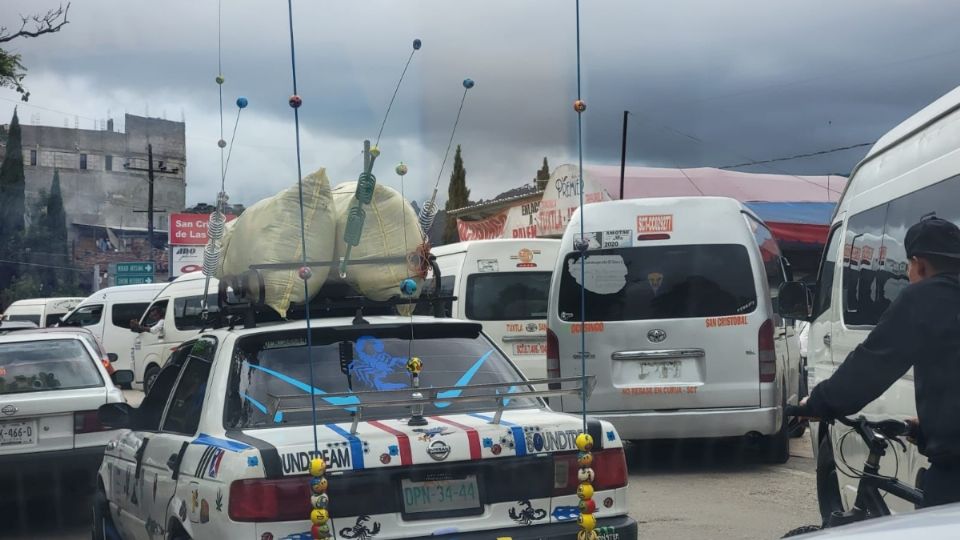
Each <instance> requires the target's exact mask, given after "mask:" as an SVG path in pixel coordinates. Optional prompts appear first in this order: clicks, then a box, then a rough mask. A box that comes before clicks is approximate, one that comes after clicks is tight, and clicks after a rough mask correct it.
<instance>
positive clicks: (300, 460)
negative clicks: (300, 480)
mask: <svg viewBox="0 0 960 540" xmlns="http://www.w3.org/2000/svg"><path fill="white" fill-rule="evenodd" d="M318 455H319V456H320V457H322V458H323V460H324V461H326V462H327V466H328V467H329V468H330V469H346V468H350V467H351V465H350V449H349V448H325V449H323V450H320V452H314V451H312V450H311V451H310V452H289V453H287V454H283V456H282V458H281V462H282V463H283V474H294V473H303V472H307V471H309V470H310V459H311V458H313V457H314V456H318Z"/></svg>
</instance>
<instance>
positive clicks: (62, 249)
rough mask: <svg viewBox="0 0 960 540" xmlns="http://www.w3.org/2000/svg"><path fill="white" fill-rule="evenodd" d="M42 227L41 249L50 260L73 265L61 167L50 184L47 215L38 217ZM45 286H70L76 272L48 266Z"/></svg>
mask: <svg viewBox="0 0 960 540" xmlns="http://www.w3.org/2000/svg"><path fill="white" fill-rule="evenodd" d="M37 225H38V228H39V231H38V234H37V238H38V239H42V240H43V244H41V245H38V246H37V249H41V250H42V251H44V252H46V253H47V254H48V255H47V260H48V261H50V263H51V265H52V266H62V267H66V266H70V264H69V263H70V262H71V261H70V252H69V251H68V248H67V245H68V244H67V214H66V211H65V210H64V208H63V194H62V192H61V191H60V171H59V170H57V169H54V171H53V184H52V185H51V186H50V195H48V196H47V200H46V208H45V209H44V212H43V215H42V216H40V219H39V220H37ZM43 274H44V276H43V286H44V290H46V291H54V290H58V289H61V288H70V287H69V286H70V285H71V282H72V280H74V279H75V278H76V273H75V272H71V271H69V270H66V271H64V270H58V269H54V268H46V269H44V272H43Z"/></svg>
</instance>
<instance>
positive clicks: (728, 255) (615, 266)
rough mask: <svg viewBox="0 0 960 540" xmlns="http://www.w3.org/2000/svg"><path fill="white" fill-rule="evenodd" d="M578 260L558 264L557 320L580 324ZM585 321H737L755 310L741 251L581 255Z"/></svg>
mask: <svg viewBox="0 0 960 540" xmlns="http://www.w3.org/2000/svg"><path fill="white" fill-rule="evenodd" d="M580 261H581V254H579V253H571V254H569V255H567V256H566V258H565V259H564V261H563V269H562V271H561V276H560V293H559V298H558V301H557V310H558V315H559V317H560V319H561V320H564V321H576V320H579V319H580V294H581V288H580V279H581V276H580V273H581V268H580V266H581V262H580ZM583 270H584V273H585V275H586V288H585V289H586V290H585V291H584V296H585V298H586V306H587V309H586V319H587V320H588V321H635V320H650V319H684V318H696V317H719V316H723V315H742V314H746V313H750V312H752V311H754V310H755V309H756V307H757V291H756V289H757V287H756V284H755V283H754V278H753V270H752V269H751V267H750V257H749V255H748V253H747V249H746V247H744V246H742V245H738V244H705V245H675V246H647V247H633V248H620V249H603V250H597V251H590V252H588V253H587V255H586V266H585V268H584V269H583Z"/></svg>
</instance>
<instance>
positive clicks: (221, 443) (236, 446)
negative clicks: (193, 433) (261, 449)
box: [191, 433, 253, 452]
mask: <svg viewBox="0 0 960 540" xmlns="http://www.w3.org/2000/svg"><path fill="white" fill-rule="evenodd" d="M191 444H204V445H207V446H215V447H217V448H223V449H224V450H229V451H231V452H242V451H244V450H248V449H250V448H253V447H252V446H250V445H248V444H244V443H242V442H237V441H230V440H227V439H218V438H216V437H211V436H210V435H207V434H206V433H201V434H200V435H199V436H197V438H196V439H194V440H193V441H191Z"/></svg>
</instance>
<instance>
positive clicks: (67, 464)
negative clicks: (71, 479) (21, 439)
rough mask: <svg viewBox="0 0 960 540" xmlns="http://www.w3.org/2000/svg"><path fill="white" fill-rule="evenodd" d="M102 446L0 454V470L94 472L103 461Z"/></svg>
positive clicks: (11, 471)
mask: <svg viewBox="0 0 960 540" xmlns="http://www.w3.org/2000/svg"><path fill="white" fill-rule="evenodd" d="M103 448H104V447H103V446H89V447H85V448H74V449H70V450H54V451H50V452H24V453H22V454H8V455H3V456H0V471H4V472H5V473H20V474H30V473H34V472H48V471H89V472H90V475H91V476H93V475H95V474H96V472H97V470H98V469H99V468H100V463H101V462H102V461H103Z"/></svg>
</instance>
